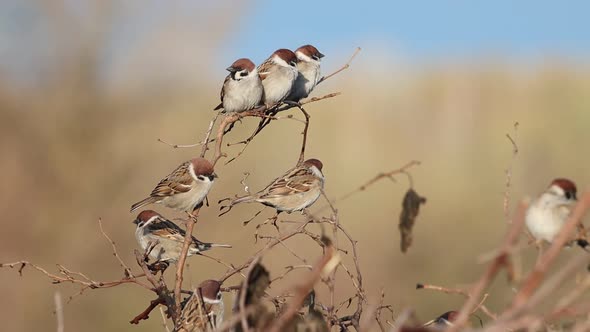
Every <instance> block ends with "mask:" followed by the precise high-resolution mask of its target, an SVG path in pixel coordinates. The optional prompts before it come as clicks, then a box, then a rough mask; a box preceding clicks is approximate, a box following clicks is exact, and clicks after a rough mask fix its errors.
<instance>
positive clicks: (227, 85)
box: [215, 58, 264, 112]
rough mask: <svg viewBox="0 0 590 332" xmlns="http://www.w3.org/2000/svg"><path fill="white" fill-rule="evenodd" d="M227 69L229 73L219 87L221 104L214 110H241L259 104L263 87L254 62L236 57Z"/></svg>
mask: <svg viewBox="0 0 590 332" xmlns="http://www.w3.org/2000/svg"><path fill="white" fill-rule="evenodd" d="M227 71H229V75H227V77H226V78H225V81H223V87H222V88H221V104H219V105H218V106H217V107H215V110H219V109H222V108H223V112H243V111H247V110H249V109H252V108H254V107H256V106H258V105H260V102H261V100H262V95H263V92H264V88H263V87H262V81H261V80H260V76H259V75H258V70H257V69H256V66H255V65H254V63H253V62H252V61H250V59H245V58H243V59H238V60H236V61H235V62H234V63H232V64H231V66H229V67H227Z"/></svg>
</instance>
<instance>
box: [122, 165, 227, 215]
mask: <svg viewBox="0 0 590 332" xmlns="http://www.w3.org/2000/svg"><path fill="white" fill-rule="evenodd" d="M216 177H217V175H216V174H215V173H214V172H213V165H212V164H211V163H210V162H209V161H208V160H207V159H205V158H194V159H191V160H189V161H186V162H184V163H182V164H181V165H180V166H178V167H177V168H176V169H175V170H174V171H173V172H172V173H170V174H169V175H168V176H166V177H165V178H164V179H162V180H161V181H160V182H159V183H158V185H156V188H154V190H152V192H151V194H150V196H149V197H148V198H146V199H143V200H141V201H139V202H137V203H135V204H133V205H132V206H131V212H133V211H135V210H137V209H140V208H142V207H144V206H146V205H149V204H153V203H162V204H163V205H165V206H166V207H169V208H172V209H176V210H179V211H186V212H189V213H190V212H192V211H193V210H194V209H195V208H197V207H199V206H201V205H202V204H203V200H204V199H205V197H206V196H207V194H208V193H209V190H211V187H212V186H213V182H214V180H215V178H216Z"/></svg>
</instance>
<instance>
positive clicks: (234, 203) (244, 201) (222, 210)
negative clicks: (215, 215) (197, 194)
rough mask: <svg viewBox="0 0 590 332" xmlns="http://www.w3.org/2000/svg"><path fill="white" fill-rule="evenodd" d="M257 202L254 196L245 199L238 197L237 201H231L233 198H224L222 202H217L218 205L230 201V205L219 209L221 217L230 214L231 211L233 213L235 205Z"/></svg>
mask: <svg viewBox="0 0 590 332" xmlns="http://www.w3.org/2000/svg"><path fill="white" fill-rule="evenodd" d="M254 200H255V198H254V196H252V195H248V196H244V197H238V198H236V199H233V200H232V199H231V198H224V199H222V200H220V201H219V202H217V203H218V204H221V203H222V202H225V201H229V203H228V205H222V206H221V207H220V208H219V211H220V212H221V213H220V214H219V216H220V217H221V216H222V215H224V214H226V213H228V212H229V211H231V209H232V208H233V207H234V205H236V204H240V203H250V202H253V201H254Z"/></svg>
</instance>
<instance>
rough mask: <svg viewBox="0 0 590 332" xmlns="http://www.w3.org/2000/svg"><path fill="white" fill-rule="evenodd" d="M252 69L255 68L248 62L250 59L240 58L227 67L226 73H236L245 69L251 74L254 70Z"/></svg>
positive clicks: (252, 63)
mask: <svg viewBox="0 0 590 332" xmlns="http://www.w3.org/2000/svg"><path fill="white" fill-rule="evenodd" d="M254 68H256V66H255V65H254V62H252V61H250V59H246V58H241V59H238V60H236V61H234V63H232V64H231V66H229V67H227V71H229V72H236V71H241V70H244V69H246V70H247V71H249V72H251V71H253V70H254Z"/></svg>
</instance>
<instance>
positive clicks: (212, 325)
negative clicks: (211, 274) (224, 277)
mask: <svg viewBox="0 0 590 332" xmlns="http://www.w3.org/2000/svg"><path fill="white" fill-rule="evenodd" d="M199 290H200V292H201V296H202V298H203V302H204V305H203V307H204V309H203V311H204V312H205V314H206V315H207V316H206V317H205V319H201V313H200V312H199V296H198V294H199ZM224 311H225V306H224V304H223V299H222V298H221V284H220V283H219V281H217V280H205V281H203V282H202V283H201V284H199V288H198V289H195V290H194V291H193V294H191V296H190V297H189V298H188V299H187V300H186V301H185V303H184V305H183V307H182V312H181V313H180V319H179V322H178V324H177V326H176V328H175V329H174V331H175V332H193V331H209V330H214V329H216V328H217V327H219V326H220V325H221V323H222V322H223V314H224Z"/></svg>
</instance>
